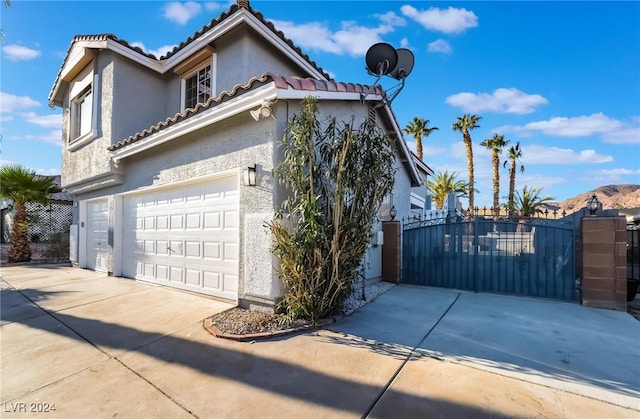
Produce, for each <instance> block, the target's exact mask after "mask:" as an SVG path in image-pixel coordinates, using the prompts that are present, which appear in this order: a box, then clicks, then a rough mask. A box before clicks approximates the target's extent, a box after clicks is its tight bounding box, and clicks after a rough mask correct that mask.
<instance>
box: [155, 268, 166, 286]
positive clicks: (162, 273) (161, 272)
mask: <svg viewBox="0 0 640 419" xmlns="http://www.w3.org/2000/svg"><path fill="white" fill-rule="evenodd" d="M156 278H157V279H158V280H159V281H163V282H168V281H169V267H168V266H167V265H156Z"/></svg>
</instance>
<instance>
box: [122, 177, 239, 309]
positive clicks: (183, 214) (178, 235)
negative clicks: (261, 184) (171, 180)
mask: <svg viewBox="0 0 640 419" xmlns="http://www.w3.org/2000/svg"><path fill="white" fill-rule="evenodd" d="M238 202H239V201H238V180H237V177H235V176H230V177H225V178H220V179H215V180H210V181H207V182H202V183H198V184H191V185H188V186H182V187H179V188H170V189H162V190H158V191H154V192H149V193H145V194H140V195H135V196H129V197H125V198H124V200H123V235H122V242H123V246H122V248H123V253H122V272H123V276H125V277H129V278H136V279H142V280H145V281H150V282H154V283H157V284H162V285H168V286H171V287H175V288H180V289H185V290H189V291H195V292H199V293H204V294H209V295H213V296H217V297H222V298H228V299H232V300H237V297H238V260H239V230H238V224H239V213H238Z"/></svg>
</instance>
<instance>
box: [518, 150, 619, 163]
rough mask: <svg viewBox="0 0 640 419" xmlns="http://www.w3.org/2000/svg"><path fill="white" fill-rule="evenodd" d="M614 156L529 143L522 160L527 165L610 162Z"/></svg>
mask: <svg viewBox="0 0 640 419" xmlns="http://www.w3.org/2000/svg"><path fill="white" fill-rule="evenodd" d="M611 161H613V157H612V156H610V155H607V154H599V153H597V152H596V151H595V150H580V151H576V150H572V149H569V148H559V147H546V146H541V145H528V146H526V147H523V149H522V162H523V164H524V165H525V167H526V166H527V165H529V164H562V165H568V164H583V163H592V164H598V163H608V162H611Z"/></svg>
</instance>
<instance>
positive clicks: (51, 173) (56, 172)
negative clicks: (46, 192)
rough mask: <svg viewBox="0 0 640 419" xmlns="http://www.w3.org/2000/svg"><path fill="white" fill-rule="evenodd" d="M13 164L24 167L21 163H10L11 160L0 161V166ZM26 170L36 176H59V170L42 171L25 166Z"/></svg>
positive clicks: (41, 169)
mask: <svg viewBox="0 0 640 419" xmlns="http://www.w3.org/2000/svg"><path fill="white" fill-rule="evenodd" d="M14 164H19V165H21V166H25V165H24V164H22V163H18V162H16V161H12V160H4V159H0V166H8V165H14ZM25 167H26V168H27V169H29V170H33V171H34V172H36V174H38V175H43V176H56V175H59V174H60V169H55V168H52V167H50V168H48V169H43V168H37V167H30V166H25Z"/></svg>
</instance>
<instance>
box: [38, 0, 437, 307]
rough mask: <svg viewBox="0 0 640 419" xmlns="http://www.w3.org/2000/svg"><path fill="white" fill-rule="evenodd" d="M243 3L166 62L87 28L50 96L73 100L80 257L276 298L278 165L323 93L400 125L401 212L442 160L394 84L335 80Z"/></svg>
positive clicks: (108, 267)
mask: <svg viewBox="0 0 640 419" xmlns="http://www.w3.org/2000/svg"><path fill="white" fill-rule="evenodd" d="M238 4H239V5H236V4H234V5H232V6H231V7H230V9H229V10H228V11H227V12H224V13H222V14H221V15H220V17H219V18H217V19H214V20H212V21H211V22H210V23H209V24H208V25H205V26H204V27H203V28H202V29H201V30H200V31H198V32H196V33H195V34H194V35H193V36H192V37H190V38H189V39H188V40H187V41H185V42H183V43H181V44H180V46H178V47H177V48H174V50H173V51H171V52H169V53H168V54H167V55H166V56H163V57H161V58H159V59H158V58H156V57H154V56H153V55H149V54H145V53H144V52H143V51H141V50H140V49H138V48H136V47H132V46H131V45H129V44H128V43H127V42H126V41H123V40H121V39H118V38H116V37H115V36H114V35H91V36H77V37H75V38H74V39H73V41H72V43H71V46H70V48H69V50H68V52H67V55H66V57H65V59H64V61H63V63H62V67H61V69H60V72H59V74H58V76H57V77H56V79H55V82H54V85H53V88H52V90H51V93H50V95H49V100H50V104H51V106H56V107H61V108H62V109H63V148H62V171H63V175H62V181H63V185H62V186H63V187H64V188H65V189H66V190H67V191H68V192H70V193H73V194H74V195H75V196H76V199H77V203H78V205H77V212H76V213H75V214H74V224H75V226H74V227H73V228H72V249H77V251H76V254H75V256H74V255H72V256H73V259H74V262H75V263H76V264H77V265H78V266H80V267H83V268H88V269H92V270H96V271H102V272H108V273H109V274H113V275H115V276H123V277H128V278H136V279H142V280H145V281H150V282H154V283H158V284H162V285H167V286H172V287H176V288H180V289H185V290H189V291H195V292H199V293H204V294H209V295H212V296H216V297H221V298H226V299H230V300H234V301H238V302H239V304H241V305H243V306H245V307H246V306H250V305H253V304H256V305H266V306H273V304H274V302H275V301H276V300H277V299H278V298H279V297H281V296H282V295H283V293H284V290H283V285H282V282H281V281H280V279H279V278H278V275H277V273H276V271H275V269H274V258H273V256H272V254H271V252H270V247H271V242H272V240H271V237H270V233H269V231H268V229H267V228H265V222H266V221H268V220H271V219H272V218H273V214H274V211H275V210H276V209H277V208H279V206H280V204H281V202H282V200H283V199H284V197H285V191H284V189H283V188H282V187H280V186H279V185H277V183H276V182H275V180H274V179H273V177H272V175H271V173H272V169H273V168H274V166H275V164H276V163H277V161H278V160H279V158H280V156H281V152H280V151H279V148H278V144H279V141H280V140H281V139H282V137H283V135H284V134H285V131H286V127H287V121H288V120H289V119H290V118H291V117H292V116H293V115H294V114H295V113H297V112H299V110H300V104H301V101H302V99H303V98H305V97H307V96H309V95H312V96H314V97H316V98H318V99H319V101H320V102H319V109H320V113H321V117H323V116H324V115H328V114H331V115H335V116H338V117H340V116H342V115H344V120H350V119H351V117H352V116H355V118H356V120H359V121H362V120H364V118H366V117H367V116H368V115H369V112H370V110H373V112H375V117H376V120H377V122H378V124H379V125H380V127H382V129H384V130H385V131H386V132H388V133H391V134H393V135H395V136H396V138H397V145H398V156H397V163H396V164H397V175H396V184H395V189H394V193H393V197H394V198H393V202H392V204H393V205H395V207H396V210H397V214H398V215H397V218H401V217H404V216H408V215H409V214H410V211H411V208H410V205H411V202H410V196H411V188H412V187H415V186H418V185H420V184H422V183H423V181H424V179H423V176H422V175H423V174H424V173H425V172H429V170H428V168H427V169H425V168H424V167H426V166H424V167H422V166H420V165H418V166H417V165H416V162H415V161H414V159H413V158H412V155H411V153H410V151H409V149H408V148H407V145H406V143H405V141H404V139H403V136H402V130H401V128H400V126H399V125H398V122H397V120H396V118H395V116H394V114H393V111H392V110H391V108H390V106H389V105H388V104H387V103H386V101H385V93H384V91H383V90H382V89H381V88H380V87H368V86H364V85H360V84H352V83H343V82H336V81H333V80H330V77H329V75H328V74H327V73H326V72H325V71H324V70H322V69H321V68H320V67H318V65H316V64H315V63H314V62H313V61H310V59H309V58H308V57H307V56H306V55H304V54H303V53H302V52H301V51H300V49H299V48H297V47H295V46H294V45H293V43H292V42H291V41H290V40H288V39H287V38H285V37H284V35H283V34H282V32H279V31H277V30H276V29H275V28H274V26H273V25H272V24H271V23H269V22H267V21H266V20H265V19H264V18H263V16H262V15H261V14H260V13H258V12H255V11H254V10H253V9H251V8H250V6H249V4H248V2H247V1H239V2H238ZM421 173H422V174H421ZM254 176H255V177H254ZM252 179H255V181H253V180H252ZM376 229H380V226H379V225H378V226H376ZM72 252H73V250H72ZM380 258H381V252H380V246H375V243H374V244H372V246H371V248H370V249H369V251H368V252H367V256H366V257H365V263H367V264H368V265H367V266H366V275H367V277H376V276H377V277H379V276H380Z"/></svg>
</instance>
